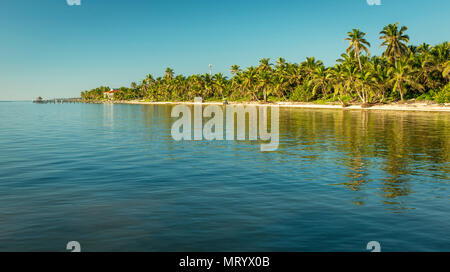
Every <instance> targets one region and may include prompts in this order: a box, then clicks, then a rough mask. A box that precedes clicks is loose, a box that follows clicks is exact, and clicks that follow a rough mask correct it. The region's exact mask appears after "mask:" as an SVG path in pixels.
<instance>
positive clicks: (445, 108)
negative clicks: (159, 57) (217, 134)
mask: <svg viewBox="0 0 450 272" xmlns="http://www.w3.org/2000/svg"><path fill="white" fill-rule="evenodd" d="M103 103H113V104H135V105H180V104H185V105H193V104H194V102H190V101H189V102H146V101H139V100H131V101H105V102H103ZM202 104H204V105H223V103H221V102H203V103H202ZM229 105H279V106H280V107H283V108H305V109H339V110H382V111H385V110H388V111H429V112H449V113H450V105H449V104H446V105H438V104H429V103H425V102H413V103H404V104H384V105H373V106H371V107H362V106H361V105H350V106H348V107H342V105H332V104H313V103H300V102H275V103H268V104H263V103H258V102H229Z"/></svg>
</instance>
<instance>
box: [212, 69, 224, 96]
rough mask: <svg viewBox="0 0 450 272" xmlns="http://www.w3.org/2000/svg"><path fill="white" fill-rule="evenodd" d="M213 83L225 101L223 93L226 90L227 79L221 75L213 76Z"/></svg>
mask: <svg viewBox="0 0 450 272" xmlns="http://www.w3.org/2000/svg"><path fill="white" fill-rule="evenodd" d="M213 83H214V86H216V88H217V89H218V90H219V92H220V95H221V96H222V99H225V95H224V93H225V90H226V88H227V78H226V77H225V76H224V75H223V74H222V73H218V74H215V75H214V77H213Z"/></svg>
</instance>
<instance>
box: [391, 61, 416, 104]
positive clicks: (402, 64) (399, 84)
mask: <svg viewBox="0 0 450 272" xmlns="http://www.w3.org/2000/svg"><path fill="white" fill-rule="evenodd" d="M416 72H417V71H416V69H415V68H413V67H412V66H411V65H409V63H408V59H406V58H403V59H400V60H399V61H397V62H396V63H395V65H394V66H393V67H391V68H389V70H388V75H389V76H390V78H391V79H390V80H389V81H388V82H389V83H390V84H392V86H393V89H394V90H396V91H397V92H398V93H399V94H400V99H401V101H404V96H405V94H406V92H407V91H408V86H409V87H412V88H415V89H417V90H423V86H422V85H421V84H419V83H418V82H417V75H416Z"/></svg>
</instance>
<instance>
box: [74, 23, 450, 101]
mask: <svg viewBox="0 0 450 272" xmlns="http://www.w3.org/2000/svg"><path fill="white" fill-rule="evenodd" d="M407 29H408V28H407V27H406V26H401V27H400V26H399V24H398V23H395V24H389V25H387V26H385V27H384V28H383V30H382V31H381V32H380V37H379V38H380V40H382V44H381V47H383V48H384V52H383V54H382V55H381V56H372V55H371V54H370V46H371V45H370V43H369V42H368V41H367V40H366V38H365V37H366V33H364V32H362V31H360V30H359V29H353V30H352V31H351V32H348V33H347V38H345V40H347V41H348V42H349V46H348V48H347V50H346V52H345V53H343V54H341V56H340V58H339V59H337V61H336V65H334V66H332V67H326V66H325V65H324V64H323V62H322V61H320V60H317V59H315V58H314V57H308V58H306V60H305V61H303V62H301V63H290V62H287V61H286V60H285V59H284V58H278V59H277V60H276V62H275V63H271V61H270V59H268V58H263V59H261V60H260V61H259V65H258V66H256V67H255V66H250V67H247V68H246V69H241V67H240V66H238V65H233V66H231V70H230V71H231V74H232V77H231V78H228V77H226V76H225V75H224V74H222V73H216V74H213V75H210V74H202V75H200V74H195V75H190V76H183V75H175V72H174V70H173V69H171V68H167V69H166V70H165V74H164V76H162V77H157V78H155V77H153V76H152V75H147V76H146V78H145V79H144V80H142V81H141V82H139V83H136V82H133V83H131V86H130V87H122V88H120V90H121V92H118V93H115V94H114V99H115V100H136V99H140V100H146V101H191V100H193V99H194V97H203V98H204V99H205V100H215V101H217V100H230V101H264V102H268V101H298V102H317V103H325V102H340V103H342V104H347V103H355V102H360V103H364V104H370V103H390V102H394V101H399V100H400V101H404V100H406V99H413V98H414V99H417V100H432V101H436V102H438V103H450V85H449V77H450V76H449V75H450V62H449V51H450V46H449V42H448V41H446V42H443V43H441V44H437V45H434V46H431V45H429V44H426V43H423V44H421V45H418V46H415V45H409V40H410V39H409V36H408V35H407V34H406V31H407ZM109 90H110V89H109V87H103V86H102V87H99V88H95V89H92V90H89V91H88V90H86V91H84V92H82V93H81V97H82V98H83V99H84V100H102V99H104V98H103V92H105V91H109Z"/></svg>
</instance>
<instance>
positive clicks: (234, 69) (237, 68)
mask: <svg viewBox="0 0 450 272" xmlns="http://www.w3.org/2000/svg"><path fill="white" fill-rule="evenodd" d="M240 68H241V67H240V66H239V65H237V64H235V65H233V66H231V69H230V71H231V73H232V74H233V75H237V74H238V73H240V72H241V69H240Z"/></svg>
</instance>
